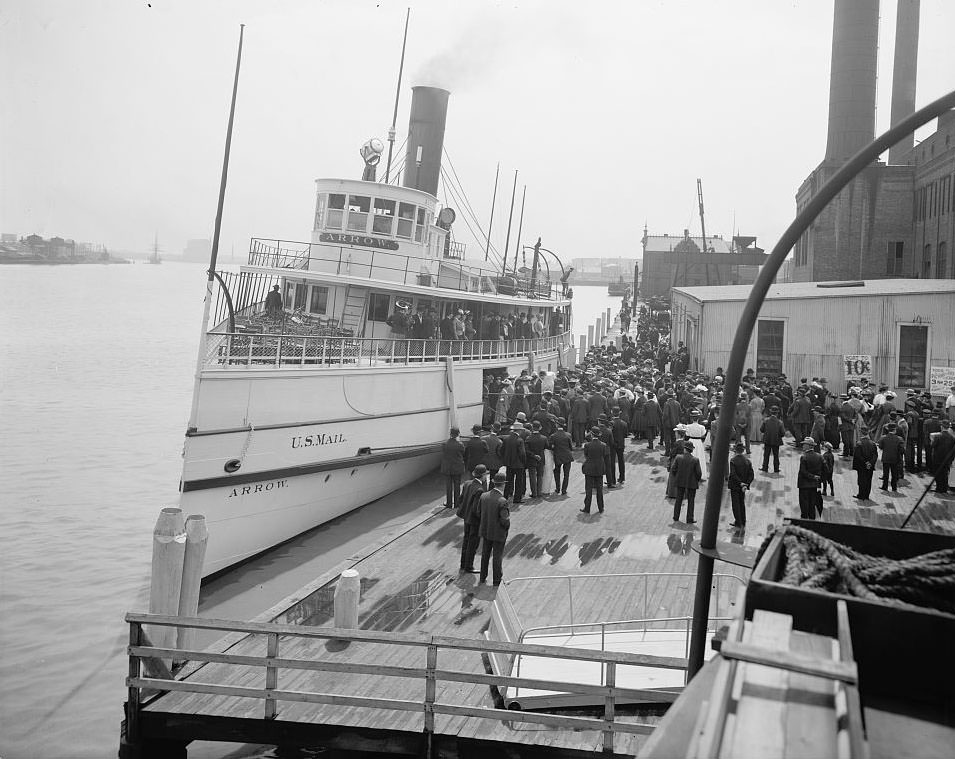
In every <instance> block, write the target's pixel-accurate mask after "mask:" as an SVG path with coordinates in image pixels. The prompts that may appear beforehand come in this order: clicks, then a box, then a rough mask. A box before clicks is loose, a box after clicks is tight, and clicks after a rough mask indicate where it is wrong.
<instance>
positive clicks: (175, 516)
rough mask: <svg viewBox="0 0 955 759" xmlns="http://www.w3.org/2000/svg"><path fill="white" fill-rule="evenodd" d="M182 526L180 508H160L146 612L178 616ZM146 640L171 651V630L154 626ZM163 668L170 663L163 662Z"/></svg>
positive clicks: (173, 642) (173, 643)
mask: <svg viewBox="0 0 955 759" xmlns="http://www.w3.org/2000/svg"><path fill="white" fill-rule="evenodd" d="M185 529H186V527H185V523H184V522H183V519H182V509H177V508H172V507H168V508H164V509H163V510H162V511H160V512H159V518H158V519H157V520H156V526H155V528H154V529H153V561H152V577H151V579H150V583H149V613H150V614H171V615H176V614H178V613H179V596H180V593H181V591H182V565H183V558H184V556H185V551H186V533H185ZM149 637H150V639H151V640H152V641H153V645H155V646H156V647H157V648H175V646H176V628H175V627H154V628H152V629H151V630H150V631H149ZM163 663H164V664H165V665H166V666H167V667H171V666H172V661H171V660H169V659H164V660H163Z"/></svg>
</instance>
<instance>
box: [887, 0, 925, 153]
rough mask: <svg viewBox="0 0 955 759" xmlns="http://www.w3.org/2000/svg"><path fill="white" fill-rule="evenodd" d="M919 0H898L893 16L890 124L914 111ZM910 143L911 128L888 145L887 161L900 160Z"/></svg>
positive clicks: (913, 139)
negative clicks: (896, 10)
mask: <svg viewBox="0 0 955 759" xmlns="http://www.w3.org/2000/svg"><path fill="white" fill-rule="evenodd" d="M920 1H921V0H899V9H898V12H897V14H896V17H895V61H894V62H893V66H892V116H891V122H892V123H891V126H894V125H895V124H898V123H899V122H900V121H901V120H902V119H904V118H905V117H906V116H911V115H912V114H913V113H914V112H915V75H916V70H917V68H918V58H919V3H920ZM913 147H915V135H914V134H912V133H911V132H910V133H909V134H907V135H906V136H905V137H904V138H902V139H901V140H900V141H899V142H898V143H896V144H895V145H893V146H892V147H891V148H889V163H890V164H898V163H902V159H903V158H905V155H906V153H908V152H909V151H910V150H911V149H912V148H913Z"/></svg>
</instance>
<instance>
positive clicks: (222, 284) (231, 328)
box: [212, 271, 235, 333]
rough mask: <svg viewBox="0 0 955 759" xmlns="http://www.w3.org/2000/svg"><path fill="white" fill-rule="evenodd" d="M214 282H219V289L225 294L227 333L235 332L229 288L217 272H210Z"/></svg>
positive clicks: (233, 309) (233, 311)
mask: <svg viewBox="0 0 955 759" xmlns="http://www.w3.org/2000/svg"><path fill="white" fill-rule="evenodd" d="M212 273H213V275H214V276H215V278H216V280H217V281H218V282H219V287H221V288H222V292H223V293H225V305H226V308H228V309H229V332H230V333H234V332H235V306H233V305H232V295H231V294H230V293H229V288H228V287H226V284H225V280H224V279H222V277H221V276H220V275H219V272H217V271H214V272H212Z"/></svg>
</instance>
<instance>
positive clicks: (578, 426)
mask: <svg viewBox="0 0 955 759" xmlns="http://www.w3.org/2000/svg"><path fill="white" fill-rule="evenodd" d="M589 416H590V409H589V408H588V407H587V398H586V396H585V395H584V394H583V393H579V394H578V395H577V396H576V397H575V398H574V400H573V403H572V404H571V407H570V429H571V437H572V438H573V441H574V447H575V448H580V447H582V446H583V444H584V438H585V437H586V435H587V419H588V417H589Z"/></svg>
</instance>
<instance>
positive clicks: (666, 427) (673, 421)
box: [660, 395, 683, 456]
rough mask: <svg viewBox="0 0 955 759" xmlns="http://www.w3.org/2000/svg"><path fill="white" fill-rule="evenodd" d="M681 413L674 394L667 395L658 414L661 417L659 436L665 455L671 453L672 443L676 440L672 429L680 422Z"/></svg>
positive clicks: (680, 407)
mask: <svg viewBox="0 0 955 759" xmlns="http://www.w3.org/2000/svg"><path fill="white" fill-rule="evenodd" d="M661 398H662V396H661ZM682 415H683V407H682V406H680V402H679V401H678V400H677V399H676V397H675V396H673V395H667V396H666V400H665V401H664V403H663V407H662V408H661V409H660V416H661V418H662V421H661V426H660V437H661V438H662V439H663V445H664V446H665V449H666V455H667V456H670V455H672V453H673V443H674V441H675V440H676V438H675V436H674V433H673V430H674V428H676V426H677V425H678V424H679V423H680V417H681V416H682Z"/></svg>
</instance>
